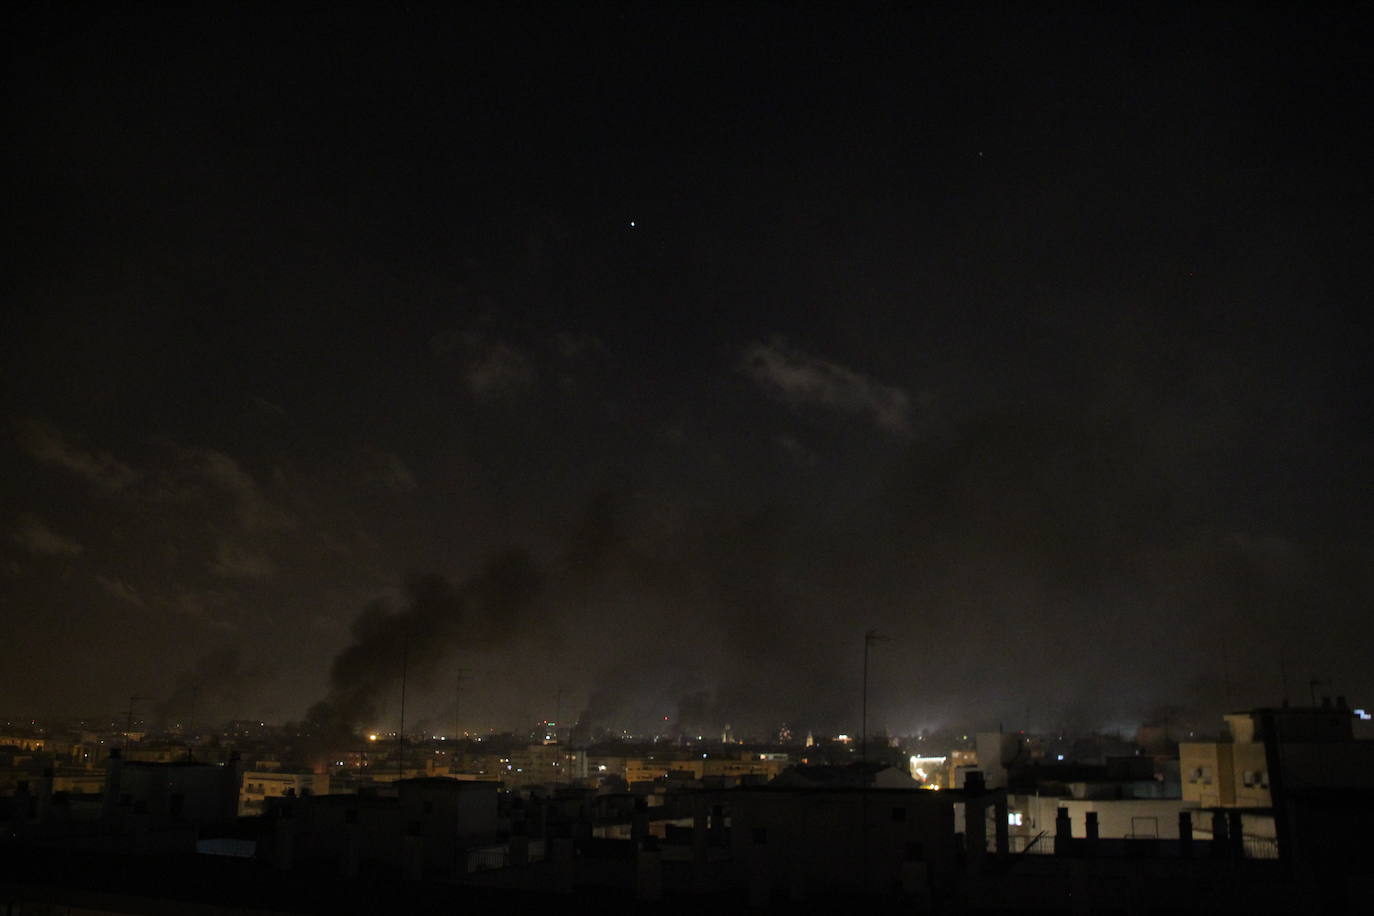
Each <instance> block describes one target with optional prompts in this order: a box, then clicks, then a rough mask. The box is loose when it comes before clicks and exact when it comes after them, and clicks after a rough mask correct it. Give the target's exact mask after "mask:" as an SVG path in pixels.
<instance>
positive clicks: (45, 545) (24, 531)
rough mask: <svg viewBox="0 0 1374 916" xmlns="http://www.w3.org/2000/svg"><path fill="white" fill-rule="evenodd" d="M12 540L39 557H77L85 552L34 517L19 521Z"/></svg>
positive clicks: (28, 516)
mask: <svg viewBox="0 0 1374 916" xmlns="http://www.w3.org/2000/svg"><path fill="white" fill-rule="evenodd" d="M11 538H12V539H13V540H14V542H15V543H16V544H18V545H19V546H20V547H23V548H24V549H25V550H27V551H28V552H29V553H31V554H33V555H34V556H39V557H76V556H80V555H81V554H82V553H83V552H84V551H85V548H84V547H82V546H81V545H80V544H79V543H77V542H76V541H74V540H72V539H71V538H69V537H65V536H63V535H60V534H58V533H57V532H56V531H53V530H52V529H51V528H49V527H48V525H47V523H46V522H44V521H43V520H42V519H40V518H38V517H37V516H33V515H25V516H23V517H22V518H20V519H19V524H18V525H16V526H15V528H14V531H13V532H12V534H11Z"/></svg>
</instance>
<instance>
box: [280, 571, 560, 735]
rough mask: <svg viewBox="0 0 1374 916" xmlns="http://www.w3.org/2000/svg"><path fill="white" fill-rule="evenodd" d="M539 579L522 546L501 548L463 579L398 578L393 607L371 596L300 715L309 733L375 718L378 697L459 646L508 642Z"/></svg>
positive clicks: (435, 667) (542, 581)
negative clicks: (317, 695)
mask: <svg viewBox="0 0 1374 916" xmlns="http://www.w3.org/2000/svg"><path fill="white" fill-rule="evenodd" d="M545 585H546V577H545V575H544V573H543V572H541V571H540V570H539V569H538V568H537V567H536V565H535V563H534V561H533V560H532V559H531V557H530V556H529V554H528V553H527V552H526V551H524V550H519V549H510V550H506V551H504V552H502V553H500V554H498V555H497V556H495V557H494V558H492V559H491V560H490V561H488V562H487V563H486V564H485V565H484V566H483V567H482V569H481V570H480V571H479V572H478V573H477V574H476V575H474V576H472V577H471V578H470V579H468V580H466V581H464V582H461V583H457V584H455V583H453V582H451V581H450V580H448V579H447V578H445V577H444V576H441V575H438V574H435V573H425V574H418V575H413V576H411V577H410V578H409V579H407V580H406V583H405V588H404V595H405V598H404V602H403V603H402V604H401V605H400V606H399V607H397V606H393V605H392V604H391V603H389V602H387V601H383V600H379V601H374V602H372V603H371V604H369V605H368V606H367V608H365V609H364V610H363V612H362V613H361V614H359V615H358V617H357V619H356V620H354V622H353V638H352V641H351V642H350V643H349V644H348V645H347V646H346V647H345V648H344V649H343V650H342V651H341V652H340V653H339V654H338V655H337V656H335V658H334V663H333V665H332V666H331V668H330V672H329V679H330V688H329V693H328V695H327V696H326V697H325V698H324V699H322V700H320V701H319V702H318V703H316V704H315V705H314V706H312V707H311V709H310V712H309V713H308V714H307V719H308V720H309V722H310V723H311V725H312V727H313V729H314V730H315V731H316V733H317V734H321V735H329V734H332V735H343V734H351V733H353V731H354V730H355V729H356V728H357V727H358V726H359V725H362V724H364V723H367V722H370V721H371V720H372V719H374V718H375V717H376V715H377V703H378V700H379V698H381V697H382V696H385V695H386V694H387V693H389V692H390V691H391V690H392V689H393V688H394V687H395V686H396V684H397V683H398V682H399V680H400V676H401V658H402V654H403V653H404V654H405V655H406V665H407V669H408V672H409V676H410V677H412V678H415V680H416V682H417V683H419V684H421V685H423V684H425V683H426V682H428V681H429V680H430V679H431V678H432V677H433V676H434V675H435V674H437V673H438V671H439V669H440V667H441V666H442V665H443V663H444V661H445V660H446V659H447V658H449V657H450V656H452V654H453V653H454V652H456V651H457V650H458V649H460V648H474V647H477V648H491V647H494V646H498V645H502V644H504V643H505V642H507V641H508V640H510V639H511V638H512V637H513V635H514V633H515V632H516V631H517V630H518V628H519V627H520V626H521V624H522V622H523V621H524V619H525V618H526V616H527V614H528V612H529V610H530V609H531V608H532V607H533V606H534V605H535V604H536V602H537V600H538V598H539V596H540V595H541V593H542V592H543V591H544V588H545Z"/></svg>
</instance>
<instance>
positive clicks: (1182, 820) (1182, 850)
mask: <svg viewBox="0 0 1374 916" xmlns="http://www.w3.org/2000/svg"><path fill="white" fill-rule="evenodd" d="M1178 852H1179V855H1181V856H1182V857H1183V858H1185V859H1191V858H1192V857H1193V815H1192V813H1191V812H1189V811H1180V812H1178Z"/></svg>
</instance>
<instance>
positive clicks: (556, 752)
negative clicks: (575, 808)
mask: <svg viewBox="0 0 1374 916" xmlns="http://www.w3.org/2000/svg"><path fill="white" fill-rule="evenodd" d="M553 708H554V713H553V756H554V761H555V766H557V767H558V768H559V773H558V776H559V777H560V779H559V781H560V782H563V781H564V780H563V779H562V778H561V777H562V775H563V773H562V769H563V745H562V743H561V742H560V741H559V740H558V727H559V723H561V722H562V721H563V688H562V687H559V688H558V694H557V697H556V698H555V700H554V705H553Z"/></svg>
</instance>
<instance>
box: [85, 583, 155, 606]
mask: <svg viewBox="0 0 1374 916" xmlns="http://www.w3.org/2000/svg"><path fill="white" fill-rule="evenodd" d="M95 582H96V585H99V586H100V587H101V589H102V590H104V592H105V593H106V594H108V595H110V596H111V597H113V598H118V599H119V600H120V601H123V602H124V603H126V604H131V605H133V606H134V607H138V608H141V607H144V606H145V602H144V601H143V596H142V595H140V594H139V593H138V590H137V589H135V588H134V587H133V586H132V585H130V584H129V583H127V582H125V581H124V580H123V579H112V578H109V577H107V576H96V577H95Z"/></svg>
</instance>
